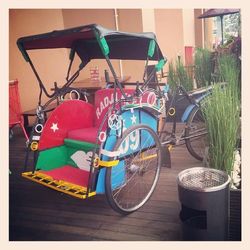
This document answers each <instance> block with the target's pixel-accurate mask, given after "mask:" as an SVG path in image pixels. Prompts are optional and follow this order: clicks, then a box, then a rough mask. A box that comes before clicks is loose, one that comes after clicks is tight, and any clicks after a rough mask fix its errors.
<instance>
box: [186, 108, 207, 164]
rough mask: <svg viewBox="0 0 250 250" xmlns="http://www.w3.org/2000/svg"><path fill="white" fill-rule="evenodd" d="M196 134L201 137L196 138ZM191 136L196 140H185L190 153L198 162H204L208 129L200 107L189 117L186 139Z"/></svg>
mask: <svg viewBox="0 0 250 250" xmlns="http://www.w3.org/2000/svg"><path fill="white" fill-rule="evenodd" d="M198 122H199V124H198ZM197 127H198V129H197ZM192 128H194V130H193V131H191V130H192ZM196 133H198V134H201V135H200V136H197V137H195V134H196ZM189 136H190V137H191V136H194V138H189V139H186V140H185V142H186V147H187V149H188V151H189V153H190V154H191V155H192V156H193V157H194V158H196V159H197V160H200V161H202V160H203V158H204V154H205V150H206V147H207V129H206V126H205V121H204V118H203V115H202V112H201V110H200V108H198V107H195V108H194V109H193V110H192V112H191V113H190V114H189V116H188V120H187V123H186V128H185V137H189Z"/></svg>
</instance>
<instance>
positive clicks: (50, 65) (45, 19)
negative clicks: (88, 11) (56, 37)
mask: <svg viewBox="0 0 250 250" xmlns="http://www.w3.org/2000/svg"><path fill="white" fill-rule="evenodd" d="M63 28H64V25H63V19H62V12H61V10H56V9H54V10H46V9H44V10H40V9H37V10H22V9H19V10H15V9H12V10H10V12H9V46H10V47H9V56H10V57H9V79H16V78H17V79H18V80H19V91H20V98H21V105H22V108H23V110H28V109H31V108H35V107H36V105H37V100H38V95H39V88H38V83H37V80H36V78H35V76H34V74H33V73H32V70H31V68H30V66H29V64H28V63H27V62H26V61H25V60H24V58H23V57H22V54H21V52H20V51H19V50H18V48H17V46H16V41H17V39H18V38H19V37H23V36H28V35H33V34H38V33H44V32H48V31H52V30H54V29H63ZM66 53H67V52H66V50H60V51H53V53H51V51H50V50H44V51H31V52H30V53H29V54H30V57H31V58H32V60H33V62H34V64H35V66H36V67H37V70H38V71H39V72H40V74H41V78H42V80H43V81H44V83H45V86H46V87H47V88H48V89H49V88H51V86H53V85H52V84H53V82H54V81H55V79H56V80H57V81H58V83H62V82H63V81H64V76H63V75H61V72H66V68H67V61H66V60H65V59H66V58H67V54H66ZM59 69H60V70H59ZM45 99H46V98H44V99H43V100H45Z"/></svg>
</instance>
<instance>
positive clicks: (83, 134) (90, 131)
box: [68, 127, 98, 143]
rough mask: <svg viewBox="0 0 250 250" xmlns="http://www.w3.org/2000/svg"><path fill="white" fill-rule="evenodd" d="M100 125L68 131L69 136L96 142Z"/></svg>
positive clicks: (78, 139) (74, 138)
mask: <svg viewBox="0 0 250 250" xmlns="http://www.w3.org/2000/svg"><path fill="white" fill-rule="evenodd" d="M97 132H98V127H91V128H82V129H75V130H71V131H69V132H68V138H69V139H73V140H77V141H84V142H90V143H96V138H97Z"/></svg>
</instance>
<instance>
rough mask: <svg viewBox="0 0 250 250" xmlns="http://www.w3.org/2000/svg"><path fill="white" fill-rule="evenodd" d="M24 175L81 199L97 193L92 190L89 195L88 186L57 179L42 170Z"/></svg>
mask: <svg viewBox="0 0 250 250" xmlns="http://www.w3.org/2000/svg"><path fill="white" fill-rule="evenodd" d="M22 176H23V177H24V178H27V179H29V180H32V181H34V182H37V183H40V184H42V185H44V186H47V187H49V188H52V189H54V190H57V191H59V192H62V193H66V194H69V195H71V196H74V197H77V198H80V199H86V198H87V197H91V196H94V195H96V192H90V193H89V194H88V195H87V193H86V192H87V188H86V187H84V186H79V185H76V184H73V183H70V182H66V181H64V180H55V179H53V178H52V177H51V176H49V175H47V174H44V173H41V172H40V171H35V172H24V173H22Z"/></svg>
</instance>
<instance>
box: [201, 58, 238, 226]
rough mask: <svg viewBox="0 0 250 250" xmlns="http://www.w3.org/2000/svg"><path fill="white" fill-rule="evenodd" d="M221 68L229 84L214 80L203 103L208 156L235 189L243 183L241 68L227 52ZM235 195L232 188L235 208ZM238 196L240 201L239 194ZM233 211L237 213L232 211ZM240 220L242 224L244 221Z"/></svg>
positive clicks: (214, 166)
mask: <svg viewBox="0 0 250 250" xmlns="http://www.w3.org/2000/svg"><path fill="white" fill-rule="evenodd" d="M218 70H219V76H220V79H221V81H223V82H226V83H227V84H226V86H225V87H221V85H219V84H214V85H213V91H212V94H211V96H210V97H209V98H208V99H207V101H206V105H204V106H203V113H204V118H205V123H206V126H207V131H208V140H209V148H208V155H207V159H208V165H209V167H211V168H215V169H220V170H223V171H225V172H226V173H227V174H228V175H229V176H230V177H231V190H233V189H235V188H236V187H237V186H238V187H239V186H240V185H239V184H240V154H239V152H240V149H239V148H238V141H239V140H240V129H239V127H240V84H239V74H240V69H239V66H238V64H237V61H236V59H235V57H234V56H233V55H230V54H225V55H222V56H221V57H219V58H218ZM235 196H237V195H236V194H235V193H233V191H230V198H231V200H230V203H231V210H232V209H235V207H234V205H235V203H234V202H233V200H232V198H234V197H235ZM236 199H238V202H239V201H240V199H239V197H238V196H237V197H236ZM239 205H240V204H239ZM238 213H240V210H239V211H238ZM232 214H234V213H232V212H231V215H232ZM236 214H237V212H236ZM238 219H239V218H238ZM238 224H239V225H240V222H238ZM238 228H240V227H239V226H238Z"/></svg>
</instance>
